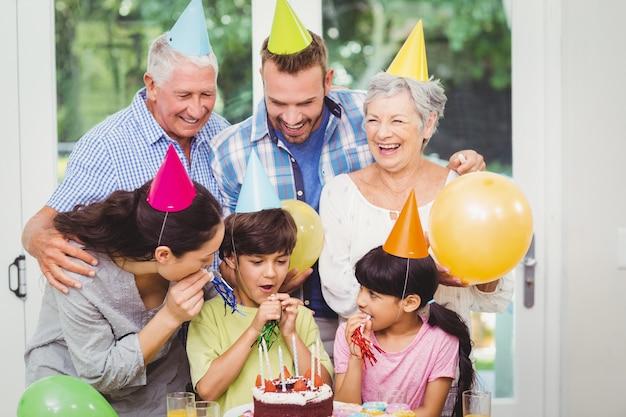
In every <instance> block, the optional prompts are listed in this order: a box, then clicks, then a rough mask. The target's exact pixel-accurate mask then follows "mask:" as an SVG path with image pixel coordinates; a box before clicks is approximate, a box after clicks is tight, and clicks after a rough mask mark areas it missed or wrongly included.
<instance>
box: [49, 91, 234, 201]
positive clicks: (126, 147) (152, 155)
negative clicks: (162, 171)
mask: <svg viewBox="0 0 626 417" xmlns="http://www.w3.org/2000/svg"><path fill="white" fill-rule="evenodd" d="M145 100H146V90H145V88H143V89H141V90H139V91H138V92H137V94H135V97H134V99H133V101H132V103H131V104H130V106H128V107H126V108H125V109H123V110H121V111H119V112H117V113H116V114H114V115H112V116H110V117H108V118H107V119H106V120H104V121H102V122H101V123H99V124H97V125H96V126H94V127H93V128H92V129H91V130H89V132H87V133H86V134H85V135H84V136H83V137H82V138H81V139H80V140H79V141H78V142H77V143H76V146H75V147H74V150H73V151H72V154H71V155H70V158H69V161H68V164H67V169H66V171H65V178H64V179H63V181H62V182H61V184H59V186H58V187H57V188H56V190H55V191H54V193H53V194H52V197H50V200H48V202H47V204H46V205H48V206H50V207H52V208H54V209H55V210H57V211H67V210H71V209H72V208H73V207H74V206H75V205H76V204H88V203H91V202H94V201H101V200H103V199H105V198H107V197H108V196H109V195H110V194H111V193H112V192H113V191H116V190H128V191H131V190H134V189H136V188H138V187H140V186H142V185H143V184H144V183H145V182H146V181H148V180H150V179H152V178H153V177H154V175H155V174H156V172H157V170H158V169H159V166H161V163H162V162H163V158H164V157H165V153H166V152H167V148H168V146H169V144H170V143H172V144H174V146H175V148H176V151H177V153H178V154H179V155H184V154H183V150H182V148H181V147H180V145H178V143H177V142H176V141H174V140H172V139H171V138H169V137H168V136H167V134H166V133H165V131H164V130H163V128H162V127H161V126H160V125H159V124H158V123H157V121H156V120H155V119H154V117H153V116H152V113H150V111H149V110H148V108H147V107H146V105H145ZM229 125H230V124H229V123H228V122H227V121H226V119H224V118H223V117H222V116H220V115H218V114H215V113H214V114H213V115H211V118H210V119H209V120H208V122H207V123H206V125H204V127H202V129H200V131H199V132H198V133H197V135H196V137H195V138H194V140H193V141H192V144H191V165H190V164H189V163H188V162H187V158H185V157H181V161H182V162H183V165H184V166H185V168H186V169H187V172H189V175H190V176H191V178H192V179H193V180H195V181H197V182H199V183H200V184H202V185H204V186H205V187H206V188H207V189H208V190H209V191H210V192H211V193H212V194H213V195H214V196H215V197H216V198H217V199H218V201H220V203H221V198H220V193H219V190H218V188H217V183H216V182H215V179H214V178H213V175H212V173H211V167H210V165H209V153H210V152H211V149H210V147H209V142H210V141H211V138H212V137H213V136H215V135H216V134H217V133H218V132H220V131H222V130H223V129H225V128H226V127H228V126H229Z"/></svg>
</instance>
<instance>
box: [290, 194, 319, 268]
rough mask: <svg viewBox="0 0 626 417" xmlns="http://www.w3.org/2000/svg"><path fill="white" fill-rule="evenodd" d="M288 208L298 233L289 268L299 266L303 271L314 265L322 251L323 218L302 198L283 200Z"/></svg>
mask: <svg viewBox="0 0 626 417" xmlns="http://www.w3.org/2000/svg"><path fill="white" fill-rule="evenodd" d="M281 203H282V206H283V209H285V210H287V211H288V212H289V214H291V216H292V217H293V219H294V221H295V222H296V227H297V228H298V235H297V238H296V247H295V248H294V249H293V252H292V253H291V257H290V258H289V269H293V268H298V271H300V272H302V271H304V270H305V269H308V268H310V267H311V266H313V264H314V263H315V261H317V259H318V258H319V257H320V253H322V246H323V245H324V230H323V228H322V219H320V216H319V214H317V212H316V211H315V209H314V208H313V207H311V206H310V205H308V204H307V203H305V202H304V201H300V200H283V201H282V202H281Z"/></svg>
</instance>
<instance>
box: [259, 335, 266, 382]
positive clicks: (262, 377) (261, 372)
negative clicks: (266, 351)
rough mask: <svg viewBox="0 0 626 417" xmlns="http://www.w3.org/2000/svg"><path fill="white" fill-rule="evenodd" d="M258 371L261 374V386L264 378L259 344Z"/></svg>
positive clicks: (261, 352)
mask: <svg viewBox="0 0 626 417" xmlns="http://www.w3.org/2000/svg"><path fill="white" fill-rule="evenodd" d="M259 371H260V374H261V384H264V383H265V377H264V376H263V347H261V345H260V344H259Z"/></svg>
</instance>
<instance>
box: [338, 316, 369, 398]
mask: <svg viewBox="0 0 626 417" xmlns="http://www.w3.org/2000/svg"><path fill="white" fill-rule="evenodd" d="M365 317H366V315H365V314H363V313H356V314H353V315H352V316H350V318H348V322H347V323H346V333H345V337H346V341H347V342H348V347H349V348H350V359H348V369H347V370H346V373H344V374H337V375H336V377H335V389H334V394H335V400H336V401H342V402H347V403H357V404H360V403H361V402H362V401H361V378H362V372H363V357H362V356H361V349H360V348H359V347H358V346H356V345H355V344H354V343H353V342H352V334H353V333H354V332H355V330H356V329H357V328H359V327H361V326H363V320H364V319H365ZM371 328H372V322H371V321H367V322H365V326H364V329H363V331H362V333H363V336H364V337H365V338H366V340H369V334H370V331H371Z"/></svg>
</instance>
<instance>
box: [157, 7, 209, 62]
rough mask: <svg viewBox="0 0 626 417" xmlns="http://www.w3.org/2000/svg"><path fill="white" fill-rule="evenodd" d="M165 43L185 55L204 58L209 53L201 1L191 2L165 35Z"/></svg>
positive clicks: (207, 34) (207, 35)
mask: <svg viewBox="0 0 626 417" xmlns="http://www.w3.org/2000/svg"><path fill="white" fill-rule="evenodd" d="M167 42H168V43H169V44H170V46H171V47H172V48H174V49H176V50H177V51H178V52H180V53H183V54H185V55H192V56H204V55H208V54H210V53H211V43H210V42H209V33H208V31H207V27H206V19H205V17H204V9H203V8H202V0H191V1H190V2H189V5H188V6H187V8H186V9H185V10H184V11H183V13H182V14H181V15H180V17H179V18H178V20H177V21H176V23H174V26H172V29H171V30H170V32H169V33H168V34H167Z"/></svg>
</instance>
